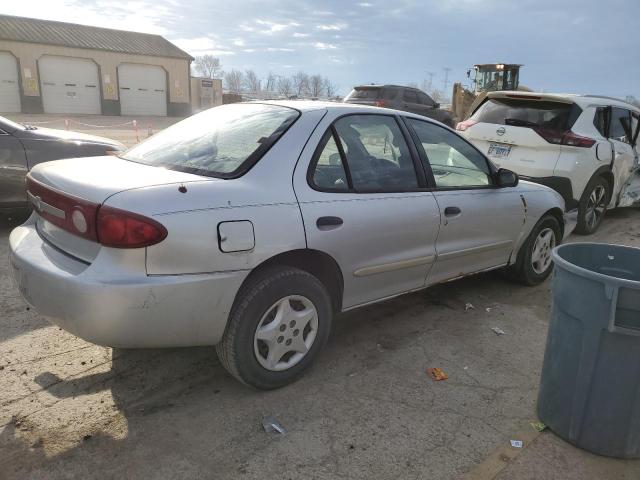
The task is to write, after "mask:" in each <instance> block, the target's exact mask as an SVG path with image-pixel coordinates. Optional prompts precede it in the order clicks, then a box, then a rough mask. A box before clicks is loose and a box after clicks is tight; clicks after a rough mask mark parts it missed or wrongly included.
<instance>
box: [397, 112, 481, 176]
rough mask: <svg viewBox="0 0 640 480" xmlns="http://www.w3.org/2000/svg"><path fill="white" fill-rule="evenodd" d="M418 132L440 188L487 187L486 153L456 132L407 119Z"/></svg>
mask: <svg viewBox="0 0 640 480" xmlns="http://www.w3.org/2000/svg"><path fill="white" fill-rule="evenodd" d="M407 121H408V123H409V124H410V125H411V127H412V128H413V130H414V131H415V133H416V135H417V136H418V139H419V141H420V144H421V145H422V148H423V149H424V153H425V154H426V157H427V159H428V161H429V165H430V166H431V171H432V172H433V176H434V178H435V182H436V187H438V188H465V187H486V186H488V185H491V170H490V169H489V164H488V162H487V160H486V158H484V156H483V155H482V154H481V153H480V152H478V151H477V150H476V149H475V148H473V147H472V146H471V145H470V144H469V143H467V142H466V141H465V140H463V139H462V138H460V137H459V136H458V135H456V134H455V133H453V132H450V131H449V130H447V129H445V128H442V127H440V126H438V125H435V124H433V123H429V122H423V121H421V120H416V119H413V118H409V119H407Z"/></svg>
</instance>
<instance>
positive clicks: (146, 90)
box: [118, 63, 167, 116]
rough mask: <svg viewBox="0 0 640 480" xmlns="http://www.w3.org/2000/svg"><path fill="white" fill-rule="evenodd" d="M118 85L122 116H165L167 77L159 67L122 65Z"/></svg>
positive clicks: (119, 68)
mask: <svg viewBox="0 0 640 480" xmlns="http://www.w3.org/2000/svg"><path fill="white" fill-rule="evenodd" d="M118 83H119V87H120V111H121V113H122V115H159V116H166V115H167V75H166V74H165V71H164V70H163V69H162V68H161V67H157V66H154V65H138V64H134V63H123V64H122V65H120V66H119V67H118Z"/></svg>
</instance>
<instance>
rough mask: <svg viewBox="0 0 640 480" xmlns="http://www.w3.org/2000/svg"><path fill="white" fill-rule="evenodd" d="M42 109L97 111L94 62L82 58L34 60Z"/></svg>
mask: <svg viewBox="0 0 640 480" xmlns="http://www.w3.org/2000/svg"><path fill="white" fill-rule="evenodd" d="M38 70H39V71H40V83H41V85H42V103H43V106H44V111H45V113H96V114H99V113H100V81H99V80H98V66H97V65H96V64H95V63H94V62H93V61H91V60H88V59H86V58H73V57H54V56H44V57H42V58H41V59H40V60H38Z"/></svg>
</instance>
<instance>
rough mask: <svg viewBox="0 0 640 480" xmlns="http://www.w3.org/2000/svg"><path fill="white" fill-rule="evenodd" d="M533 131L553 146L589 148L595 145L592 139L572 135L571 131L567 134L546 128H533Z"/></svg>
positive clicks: (575, 134)
mask: <svg viewBox="0 0 640 480" xmlns="http://www.w3.org/2000/svg"><path fill="white" fill-rule="evenodd" d="M533 130H534V131H535V132H536V133H537V134H538V135H540V136H541V137H542V138H544V139H545V140H546V141H547V142H549V143H553V144H554V145H567V146H570V147H582V148H591V147H593V146H594V145H595V143H596V141H595V140H594V139H593V138H589V137H583V136H582V135H578V134H577V133H573V132H572V131H571V130H569V131H567V132H563V131H560V130H548V129H546V128H534V129H533Z"/></svg>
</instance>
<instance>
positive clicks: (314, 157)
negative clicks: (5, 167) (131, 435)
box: [10, 102, 574, 389]
mask: <svg viewBox="0 0 640 480" xmlns="http://www.w3.org/2000/svg"><path fill="white" fill-rule="evenodd" d="M27 188H28V196H29V199H30V201H31V202H32V204H33V206H34V213H33V215H32V216H31V218H30V219H29V220H28V221H27V222H26V223H25V224H24V225H22V226H20V227H18V228H16V229H15V230H14V231H13V232H12V233H11V236H10V251H11V254H10V256H11V265H12V270H13V275H14V278H15V279H16V282H17V284H18V287H19V289H20V291H21V292H22V294H23V296H24V297H25V299H26V300H27V301H28V302H29V303H30V304H31V305H33V306H34V307H35V308H36V309H37V310H38V311H39V312H40V314H42V315H43V316H44V317H46V318H48V319H49V320H50V321H52V322H53V323H55V324H57V325H60V326H62V327H63V328H65V329H66V330H68V331H69V332H71V333H73V334H75V335H78V336H80V337H82V338H84V339H87V340H89V341H92V342H95V343H98V344H102V345H109V346H114V347H175V346H188V345H216V349H217V352H218V355H219V356H220V359H221V360H222V363H223V364H224V365H225V367H226V368H227V369H228V370H229V372H230V373H231V374H233V375H234V376H235V377H237V378H238V379H239V380H241V381H242V382H244V383H246V384H248V385H251V386H253V387H256V388H261V389H270V388H277V387H280V386H283V385H285V384H287V383H289V382H291V381H293V380H294V379H296V378H297V377H298V376H299V375H301V374H302V372H303V371H304V370H305V369H306V368H307V367H309V365H310V364H311V362H312V361H313V359H314V358H315V357H316V356H317V354H318V352H319V350H320V349H321V348H322V346H323V344H324V343H325V341H326V340H327V337H328V335H329V331H330V328H331V322H332V320H333V318H334V316H335V315H336V314H337V313H339V312H343V311H346V310H350V309H353V308H358V307H361V306H363V305H368V304H371V303H374V302H378V301H381V300H385V299H388V298H391V297H395V296H397V295H401V294H403V293H407V292H411V291H415V290H419V289H423V288H426V287H428V286H430V285H433V284H436V283H441V282H446V281H450V280H453V279H456V278H459V277H463V276H466V275H469V274H473V273H477V272H483V271H487V270H492V269H498V268H505V269H508V270H509V272H510V273H511V274H512V276H513V278H515V279H517V280H519V281H521V282H522V283H525V284H528V285H535V284H537V283H540V282H542V281H543V280H544V279H545V278H547V276H548V275H549V273H550V272H551V269H552V263H551V257H550V253H551V249H552V248H553V247H554V246H555V245H556V244H558V243H559V242H561V241H562V239H563V237H564V236H566V235H568V233H570V231H571V230H572V228H573V226H574V219H571V218H569V217H568V216H567V215H565V214H564V202H563V200H562V198H561V197H560V196H559V195H558V194H557V193H556V192H554V191H553V190H551V189H549V188H547V187H544V186H541V185H536V184H532V183H528V182H519V181H518V177H517V176H516V175H515V174H514V173H512V172H510V171H508V170H504V169H500V170H498V169H496V168H495V167H494V166H493V165H492V164H491V162H489V161H488V160H487V159H486V157H485V156H484V155H483V154H482V153H481V152H480V151H478V150H477V149H476V148H475V147H474V146H473V145H471V144H470V143H468V142H467V141H466V140H464V139H463V138H462V137H460V136H459V135H457V134H456V133H455V132H454V131H453V130H451V129H449V128H447V127H445V126H443V125H442V124H439V123H437V122H435V121H432V120H429V119H426V118H424V117H420V116H417V115H412V114H410V113H406V112H397V111H393V110H388V109H380V108H373V107H363V106H357V105H344V104H325V103H320V102H267V103H246V104H235V105H228V106H223V107H218V108H214V109H211V110H208V111H205V112H203V113H200V114H198V115H195V116H193V117H190V118H188V119H186V120H184V121H182V122H180V123H178V124H176V125H174V126H172V127H170V128H168V129H166V130H165V131H163V132H160V133H158V134H157V135H155V136H154V137H151V138H150V139H148V140H146V141H145V142H143V143H141V144H139V145H138V146H136V147H134V148H132V149H130V150H128V151H126V152H124V153H123V154H122V155H121V156H120V157H111V156H107V157H95V158H84V159H72V160H61V161H55V162H49V163H44V164H41V165H38V166H36V167H35V168H33V170H31V172H30V173H29V175H28V179H27Z"/></svg>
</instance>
